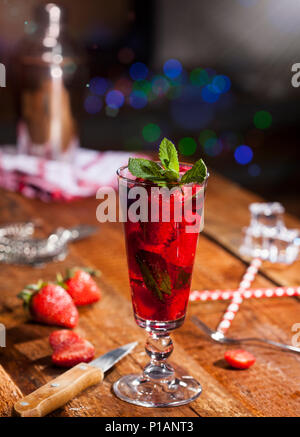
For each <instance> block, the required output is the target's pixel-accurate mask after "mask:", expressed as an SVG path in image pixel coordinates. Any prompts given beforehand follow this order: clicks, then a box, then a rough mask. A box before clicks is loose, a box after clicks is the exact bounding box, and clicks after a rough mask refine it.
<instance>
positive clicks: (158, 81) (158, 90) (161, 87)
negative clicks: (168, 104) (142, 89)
mask: <svg viewBox="0 0 300 437" xmlns="http://www.w3.org/2000/svg"><path fill="white" fill-rule="evenodd" d="M169 88H170V85H169V81H168V80H167V79H166V78H165V77H163V76H154V78H153V79H152V91H153V93H154V94H155V95H156V96H164V95H165V94H166V93H167V91H168V89H169Z"/></svg>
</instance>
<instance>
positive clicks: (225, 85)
mask: <svg viewBox="0 0 300 437" xmlns="http://www.w3.org/2000/svg"><path fill="white" fill-rule="evenodd" d="M212 85H213V87H214V89H216V90H217V92H218V93H220V94H222V93H226V92H227V91H229V90H230V87H231V80H230V79H229V77H228V76H225V75H224V74H218V75H217V76H215V77H214V78H213V80H212Z"/></svg>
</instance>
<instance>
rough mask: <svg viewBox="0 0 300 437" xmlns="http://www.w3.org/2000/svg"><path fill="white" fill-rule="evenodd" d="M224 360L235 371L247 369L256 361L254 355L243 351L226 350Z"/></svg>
mask: <svg viewBox="0 0 300 437" xmlns="http://www.w3.org/2000/svg"><path fill="white" fill-rule="evenodd" d="M224 358H225V360H226V361H227V363H228V364H230V366H231V367H234V368H236V369H248V368H249V367H251V366H252V365H253V364H254V363H255V361H256V359H255V357H254V355H252V354H250V352H247V351H245V350H243V349H235V350H228V351H226V352H225V355H224Z"/></svg>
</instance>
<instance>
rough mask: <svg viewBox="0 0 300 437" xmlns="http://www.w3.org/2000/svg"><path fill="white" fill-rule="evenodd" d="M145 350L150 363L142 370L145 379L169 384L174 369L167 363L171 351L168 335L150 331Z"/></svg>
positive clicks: (172, 377)
mask: <svg viewBox="0 0 300 437" xmlns="http://www.w3.org/2000/svg"><path fill="white" fill-rule="evenodd" d="M145 349H146V352H147V354H148V356H149V357H150V363H149V364H147V366H146V367H145V368H144V377H145V379H148V380H154V381H157V382H161V383H164V382H165V383H170V382H171V381H172V380H173V379H174V369H173V367H172V366H171V365H170V364H169V363H167V358H168V357H169V356H170V355H171V353H172V351H173V342H172V339H171V337H170V334H169V333H168V332H154V331H150V333H149V336H148V339H147V342H146V346H145Z"/></svg>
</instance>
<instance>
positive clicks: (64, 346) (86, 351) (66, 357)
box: [49, 330, 95, 367]
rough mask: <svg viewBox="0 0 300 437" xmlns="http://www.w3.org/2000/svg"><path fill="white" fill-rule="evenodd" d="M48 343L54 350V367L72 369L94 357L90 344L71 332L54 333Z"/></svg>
mask: <svg viewBox="0 0 300 437" xmlns="http://www.w3.org/2000/svg"><path fill="white" fill-rule="evenodd" d="M60 340H61V343H60V342H59V341H60ZM49 342H50V345H51V346H52V348H53V350H54V352H53V354H52V362H53V363H54V364H55V365H56V366H60V367H72V366H75V365H76V364H79V363H83V362H84V363H88V362H89V361H91V360H92V359H93V358H94V355H95V348H94V346H93V345H92V343H90V342H89V341H87V340H85V339H83V338H81V337H80V336H79V335H78V334H76V333H75V332H72V331H66V330H61V331H54V332H52V334H51V335H50V337H49Z"/></svg>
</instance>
